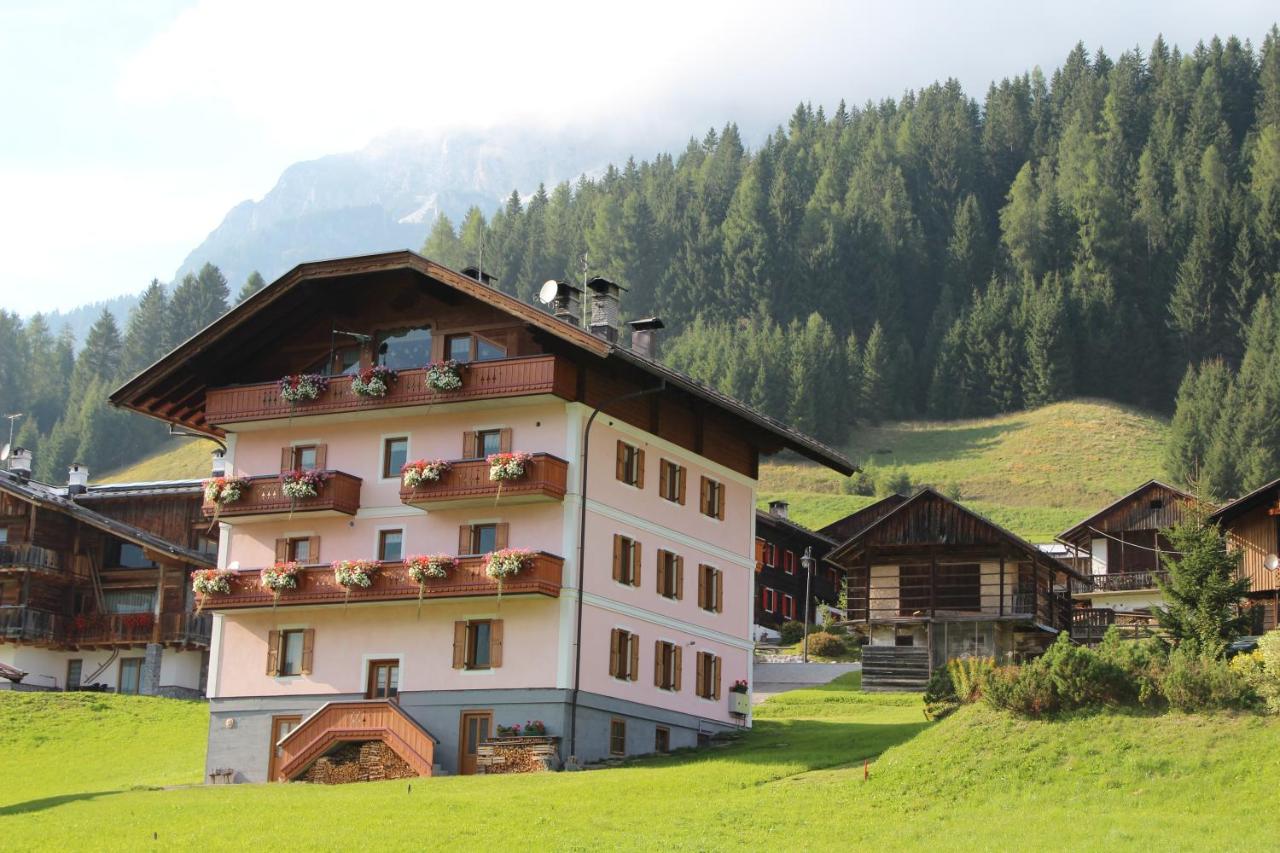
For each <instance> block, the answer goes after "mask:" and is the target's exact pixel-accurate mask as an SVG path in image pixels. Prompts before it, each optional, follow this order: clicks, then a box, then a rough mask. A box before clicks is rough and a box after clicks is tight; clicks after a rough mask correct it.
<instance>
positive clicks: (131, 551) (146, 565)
mask: <svg viewBox="0 0 1280 853" xmlns="http://www.w3.org/2000/svg"><path fill="white" fill-rule="evenodd" d="M105 558H106V559H105V561H104V562H105V565H106V567H107V568H113V569H114V568H120V569H154V568H155V567H156V564H155V561H153V560H150V559H148V558H147V555H146V554H145V553H144V552H143V550H142V548H141V547H140V546H138V545H135V544H133V543H132V542H122V541H120V540H119V539H112V540H111V541H109V542H108V543H107V549H106V554H105Z"/></svg>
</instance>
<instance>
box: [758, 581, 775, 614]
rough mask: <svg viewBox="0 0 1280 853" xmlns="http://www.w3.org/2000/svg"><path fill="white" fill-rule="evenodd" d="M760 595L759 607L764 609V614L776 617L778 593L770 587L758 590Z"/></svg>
mask: <svg viewBox="0 0 1280 853" xmlns="http://www.w3.org/2000/svg"><path fill="white" fill-rule="evenodd" d="M760 595H761V602H760V606H761V607H762V608H764V612H765V613H773V614H775V615H776V614H777V612H778V591H777V590H775V589H774V588H773V587H771V586H766V587H764V588H762V589H761V590H760Z"/></svg>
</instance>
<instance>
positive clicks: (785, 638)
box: [778, 619, 804, 646]
mask: <svg viewBox="0 0 1280 853" xmlns="http://www.w3.org/2000/svg"><path fill="white" fill-rule="evenodd" d="M778 633H779V634H781V635H782V645H784V646H794V645H795V644H796V643H798V642H800V640H802V639H803V638H804V623H803V622H797V621H796V620H794V619H792V620H791V621H790V622H783V623H782V627H780V628H779V629H778Z"/></svg>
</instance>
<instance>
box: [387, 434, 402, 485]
mask: <svg viewBox="0 0 1280 853" xmlns="http://www.w3.org/2000/svg"><path fill="white" fill-rule="evenodd" d="M408 461H409V439H408V438H406V437H404V436H397V437H396V438H388V439H386V440H385V441H383V442H382V476H383V478H384V479H389V478H392V477H395V478H399V477H400V469H401V468H403V467H404V463H406V462H408Z"/></svg>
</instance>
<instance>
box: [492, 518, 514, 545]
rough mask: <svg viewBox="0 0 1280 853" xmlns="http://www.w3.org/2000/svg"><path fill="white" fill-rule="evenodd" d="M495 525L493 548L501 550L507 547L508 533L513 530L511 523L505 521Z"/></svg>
mask: <svg viewBox="0 0 1280 853" xmlns="http://www.w3.org/2000/svg"><path fill="white" fill-rule="evenodd" d="M493 527H494V531H493V549H494V550H495V551H501V550H502V549H503V548H505V547H507V535H508V533H509V531H510V530H511V525H510V524H508V523H507V522H505V521H504V522H501V523H500V524H495V525H494V526H493Z"/></svg>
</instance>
